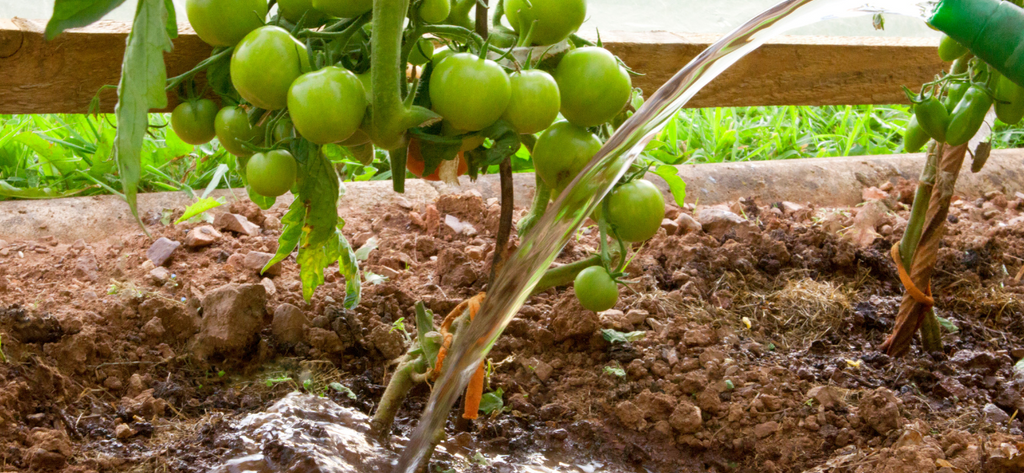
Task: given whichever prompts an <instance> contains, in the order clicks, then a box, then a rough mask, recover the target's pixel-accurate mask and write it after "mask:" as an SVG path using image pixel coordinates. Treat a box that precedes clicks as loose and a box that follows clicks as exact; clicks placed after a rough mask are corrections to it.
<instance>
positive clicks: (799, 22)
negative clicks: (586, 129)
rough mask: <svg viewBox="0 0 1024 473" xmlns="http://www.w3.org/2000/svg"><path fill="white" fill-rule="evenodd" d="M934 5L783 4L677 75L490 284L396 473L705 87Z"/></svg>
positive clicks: (817, 0) (827, 0) (428, 440)
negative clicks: (780, 45) (781, 50)
mask: <svg viewBox="0 0 1024 473" xmlns="http://www.w3.org/2000/svg"><path fill="white" fill-rule="evenodd" d="M935 7H936V2H921V1H919V0H890V1H886V2H884V6H883V2H866V1H864V0H787V1H783V2H781V3H779V4H777V5H775V6H774V7H772V8H770V9H768V10H766V11H764V12H762V13H761V14H759V15H757V16H756V17H754V18H752V19H750V20H749V21H747V22H746V23H745V24H744V25H742V26H740V27H739V28H737V29H736V30H735V31H733V32H732V33H730V34H728V35H726V36H725V37H724V38H722V39H721V40H719V41H718V42H716V43H715V44H713V45H712V46H711V47H709V48H708V49H707V50H705V51H704V52H702V53H701V54H700V55H699V56H697V57H696V58H694V59H693V61H691V62H690V63H689V64H687V65H686V67H684V68H683V69H682V70H680V71H679V72H678V73H677V74H676V75H675V76H674V77H673V78H672V80H670V81H669V82H668V83H666V84H665V85H664V86H663V87H662V88H661V89H659V90H658V91H657V92H655V93H654V95H653V96H652V97H651V98H650V99H649V100H648V101H647V102H646V103H645V104H644V106H643V107H642V108H641V109H640V110H638V111H637V112H636V114H634V115H633V117H631V118H630V119H629V120H628V121H626V123H625V124H623V125H622V126H621V127H620V128H619V129H618V130H617V131H616V132H615V134H614V135H612V137H611V138H610V139H609V140H608V142H607V143H605V145H604V147H602V148H601V150H600V151H599V152H598V153H597V155H595V156H594V158H593V159H592V160H591V162H590V164H588V165H587V167H586V168H585V169H584V170H583V171H582V172H581V173H580V174H579V175H578V176H577V177H576V179H575V180H574V181H573V183H572V184H571V185H570V186H569V187H568V188H567V189H566V190H565V191H564V192H562V194H561V195H560V196H559V197H558V198H557V199H556V200H555V202H554V204H553V205H552V207H550V208H549V209H548V211H547V213H546V214H545V215H544V217H543V218H542V219H541V220H540V221H539V222H538V223H537V225H536V226H535V227H534V228H533V230H532V231H531V232H530V233H529V234H528V235H527V236H526V238H524V239H523V241H522V243H521V244H520V246H519V249H518V250H517V251H516V253H515V254H513V255H512V256H511V258H510V259H509V260H508V262H507V263H506V265H505V267H504V268H503V269H502V271H501V272H500V273H499V274H498V277H497V278H496V279H495V280H494V282H493V284H492V286H491V288H490V290H489V291H488V297H487V299H486V302H485V303H484V304H483V306H482V307H481V310H480V313H479V314H478V315H477V317H476V319H475V320H474V321H473V323H472V325H471V326H470V327H469V329H468V330H467V332H466V333H465V335H464V336H461V337H459V338H458V340H457V342H456V343H455V345H453V346H452V348H451V350H450V351H449V354H448V358H447V359H446V363H445V367H444V372H443V374H442V377H441V378H440V379H439V380H438V382H437V383H436V385H435V386H434V389H433V393H432V394H431V397H430V401H429V403H428V404H427V407H426V409H424V411H423V415H422V417H421V419H420V422H419V424H418V426H417V428H416V430H415V432H414V434H413V436H412V439H411V440H410V442H409V443H408V444H407V447H406V449H405V451H404V452H403V454H402V457H401V459H400V460H399V462H398V464H397V466H396V468H395V471H396V472H409V473H411V472H413V471H415V470H416V469H417V467H418V466H419V465H420V464H421V462H422V461H423V459H424V457H425V456H426V455H427V454H428V452H429V450H430V447H431V444H432V439H433V438H434V436H435V434H436V433H437V432H438V431H439V430H440V429H442V428H443V427H444V424H445V421H446V419H447V417H448V412H449V410H450V409H451V406H452V404H453V403H454V402H455V400H456V398H457V397H458V395H459V394H460V393H461V392H462V390H463V389H465V387H466V384H467V383H468V382H469V378H470V376H472V374H473V372H474V371H475V370H476V369H477V367H478V366H479V365H480V362H481V360H483V358H484V357H485V356H486V355H487V353H488V352H489V351H490V349H491V347H492V346H493V345H494V343H495V342H496V341H497V339H498V337H499V336H500V335H501V332H502V331H503V330H504V329H505V327H506V326H507V325H508V323H509V321H511V319H512V317H513V316H514V315H515V314H516V313H517V312H518V311H519V309H520V307H522V305H523V304H524V303H525V302H526V299H527V298H528V297H529V295H530V293H531V292H532V291H533V288H534V287H535V286H536V285H537V283H538V282H539V281H540V278H541V276H542V275H543V273H544V271H545V270H546V269H547V268H548V267H549V266H550V265H551V263H552V262H553V261H554V260H555V257H556V256H557V255H558V254H559V252H560V251H561V250H562V248H563V247H564V246H565V244H566V243H567V242H568V241H569V238H570V237H571V236H572V235H573V234H574V233H575V232H576V230H577V229H579V227H580V226H581V225H582V224H583V221H584V220H585V219H586V217H587V216H588V215H590V214H591V213H592V212H593V211H594V209H595V208H596V207H597V205H598V203H599V202H600V201H601V199H602V198H604V196H605V195H606V194H607V193H608V192H610V191H611V189H612V187H613V186H614V185H615V183H616V182H617V181H618V180H619V179H620V178H621V177H622V176H623V174H624V173H625V172H626V171H627V170H628V168H629V166H630V165H631V164H632V163H633V161H634V160H635V159H636V158H637V156H639V155H640V153H641V152H642V151H643V150H644V148H645V146H646V145H647V143H648V142H649V141H650V140H651V139H652V138H654V137H655V136H656V135H657V133H658V132H659V131H660V130H661V129H662V127H664V126H665V125H666V124H667V123H668V121H669V120H670V119H671V118H672V117H673V116H674V115H675V114H676V112H677V111H678V110H679V109H681V108H682V107H683V106H684V105H686V103H687V102H688V101H689V100H690V99H691V98H693V96H695V95H696V94H697V92H699V91H700V90H701V89H702V88H703V87H704V86H705V85H707V84H708V83H710V82H711V81H712V80H714V79H715V78H716V77H718V75H719V74H721V73H722V72H724V71H725V70H726V69H728V68H729V67H731V66H732V65H733V64H735V63H736V62H737V61H739V60H740V59H741V58H743V57H744V56H746V55H747V54H749V53H750V52H752V51H754V50H755V49H757V48H758V47H760V46H761V45H762V44H764V43H765V42H766V41H768V40H769V39H771V38H774V37H776V36H779V35H781V34H783V33H785V32H787V31H790V30H792V29H794V28H799V27H802V26H806V25H809V24H812V23H816V22H819V21H824V20H829V19H834V18H845V17H855V16H863V15H871V14H876V13H891V14H898V15H907V16H912V17H919V18H921V19H922V20H924V19H927V18H929V17H930V16H931V13H932V11H933V10H934V8H935Z"/></svg>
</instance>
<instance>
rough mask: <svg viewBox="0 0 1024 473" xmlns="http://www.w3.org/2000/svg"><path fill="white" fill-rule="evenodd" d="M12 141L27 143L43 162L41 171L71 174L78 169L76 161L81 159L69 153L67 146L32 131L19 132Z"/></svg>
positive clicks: (49, 173)
mask: <svg viewBox="0 0 1024 473" xmlns="http://www.w3.org/2000/svg"><path fill="white" fill-rule="evenodd" d="M11 141H12V142H14V143H19V144H22V145H25V146H26V147H28V149H31V150H32V151H34V152H35V153H36V155H38V156H39V160H40V164H42V167H41V169H40V170H39V171H40V172H41V173H42V174H44V175H47V176H52V175H56V174H60V175H62V176H66V175H68V174H71V173H72V172H74V171H75V170H76V169H77V167H76V166H75V162H76V161H80V160H81V159H80V158H76V157H74V155H72V154H71V153H69V152H68V151H67V149H66V148H65V147H63V146H60V145H57V144H54V143H52V142H50V141H48V140H47V139H46V138H43V137H42V136H39V135H37V134H35V133H32V132H30V131H25V132H21V133H18V134H17V135H15V136H14V139H12V140H11Z"/></svg>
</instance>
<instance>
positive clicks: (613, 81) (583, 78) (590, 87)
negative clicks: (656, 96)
mask: <svg viewBox="0 0 1024 473" xmlns="http://www.w3.org/2000/svg"><path fill="white" fill-rule="evenodd" d="M555 81H557V82H558V91H559V93H560V94H561V96H562V115H563V116H565V119H566V120H569V121H570V122H572V123H573V124H575V125H579V126H584V127H592V126H597V125H600V124H602V123H605V122H607V121H609V120H611V119H613V118H615V116H616V115H618V114H619V112H620V111H622V109H623V107H625V106H626V103H627V102H629V98H630V95H631V94H632V93H633V82H632V80H630V78H629V73H628V72H626V69H625V68H624V67H622V66H620V65H619V62H618V60H617V59H616V58H615V56H614V55H612V53H610V52H608V50H606V49H604V48H598V47H593V46H589V47H585V48H579V49H575V50H572V51H569V52H568V53H566V55H565V56H564V57H563V58H562V61H561V62H559V63H558V67H557V68H555Z"/></svg>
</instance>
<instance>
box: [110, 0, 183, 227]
mask: <svg viewBox="0 0 1024 473" xmlns="http://www.w3.org/2000/svg"><path fill="white" fill-rule="evenodd" d="M166 24H167V9H166V7H165V4H164V0H139V3H138V7H137V9H136V11H135V22H134V23H133V25H132V32H131V33H130V34H129V35H128V45H127V47H126V48H125V51H124V63H123V64H122V66H121V82H120V83H119V84H118V86H117V98H118V100H117V106H116V107H114V113H115V114H116V115H117V125H118V128H117V136H116V137H115V138H114V159H115V160H116V161H117V168H118V171H120V174H121V185H122V188H123V190H124V197H125V200H126V201H128V206H129V207H131V209H132V215H134V216H135V220H136V221H137V222H138V223H139V226H140V227H142V228H143V230H145V225H143V223H142V220H141V219H140V218H139V208H138V202H137V200H136V194H137V192H138V186H139V178H140V177H141V174H142V145H143V143H144V142H145V138H146V130H147V128H149V110H150V109H151V108H164V107H166V106H167V93H166V92H165V91H164V86H165V83H166V82H167V69H166V67H165V66H164V58H163V53H164V52H170V50H171V38H170V37H168V36H167V29H166ZM147 233H148V231H147Z"/></svg>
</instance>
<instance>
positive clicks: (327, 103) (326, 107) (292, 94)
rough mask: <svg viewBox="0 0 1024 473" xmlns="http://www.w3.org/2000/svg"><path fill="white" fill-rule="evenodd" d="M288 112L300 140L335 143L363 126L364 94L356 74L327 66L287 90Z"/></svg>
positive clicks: (306, 75)
mask: <svg viewBox="0 0 1024 473" xmlns="http://www.w3.org/2000/svg"><path fill="white" fill-rule="evenodd" d="M288 112H289V114H290V116H291V119H292V123H294V124H295V129H296V130H298V131H299V134H300V135H302V137H303V138H305V139H307V140H309V141H311V142H313V143H316V144H321V145H322V144H327V143H337V142H339V141H343V140H346V139H348V138H349V137H351V136H352V134H354V133H355V132H356V130H358V129H359V125H361V124H362V123H363V116H364V115H365V114H366V93H365V92H364V91H363V84H362V82H360V81H359V78H357V77H356V75H355V74H353V73H352V72H350V71H347V70H345V69H342V68H340V67H337V66H330V67H326V68H323V69H320V70H319V71H316V72H310V73H307V74H304V75H302V76H300V77H299V78H298V79H295V82H293V83H292V85H291V88H290V89H289V90H288Z"/></svg>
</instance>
